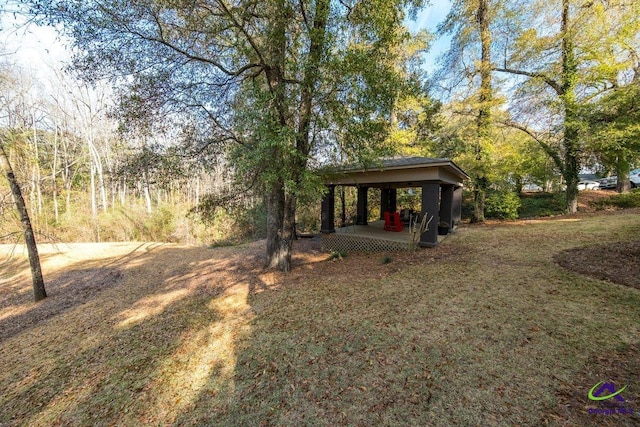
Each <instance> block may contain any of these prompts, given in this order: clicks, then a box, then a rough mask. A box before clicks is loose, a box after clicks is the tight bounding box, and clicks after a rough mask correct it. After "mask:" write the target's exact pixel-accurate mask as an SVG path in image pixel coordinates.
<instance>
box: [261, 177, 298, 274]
mask: <svg viewBox="0 0 640 427" xmlns="http://www.w3.org/2000/svg"><path fill="white" fill-rule="evenodd" d="M285 199H286V197H285V191H284V184H283V183H282V182H281V181H280V182H277V183H274V184H272V185H271V189H270V191H269V195H268V197H267V267H268V268H275V269H278V270H281V271H289V270H290V269H291V246H292V243H293V241H292V240H293V239H292V238H293V236H292V233H291V231H290V230H287V228H286V225H288V222H287V221H285V217H284V212H285V208H286V200H285Z"/></svg>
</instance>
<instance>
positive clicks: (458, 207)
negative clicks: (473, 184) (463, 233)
mask: <svg viewBox="0 0 640 427" xmlns="http://www.w3.org/2000/svg"><path fill="white" fill-rule="evenodd" d="M461 222H462V187H455V189H454V190H453V224H452V225H458V224H460V223H461Z"/></svg>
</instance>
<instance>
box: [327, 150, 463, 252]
mask: <svg viewBox="0 0 640 427" xmlns="http://www.w3.org/2000/svg"><path fill="white" fill-rule="evenodd" d="M467 179H469V176H468V175H467V174H466V173H465V172H464V171H463V170H462V169H460V167H458V165H456V164H455V163H454V162H453V161H451V160H449V159H438V158H430V157H394V158H389V159H383V160H381V161H380V162H379V163H377V164H376V165H374V166H372V167H368V168H363V167H359V166H346V167H342V168H340V169H337V170H335V171H334V172H332V173H330V174H328V175H327V176H326V178H325V180H324V183H325V185H326V186H327V192H326V194H325V196H324V198H323V199H322V210H321V233H322V238H323V247H324V248H325V249H327V250H348V249H356V250H365V251H371V252H374V251H378V250H390V249H396V250H397V249H403V248H408V247H409V245H410V243H411V238H412V236H409V234H408V231H407V235H406V236H403V235H402V234H404V233H402V234H400V233H394V232H392V231H387V232H385V231H384V227H383V226H382V225H381V224H382V223H380V224H369V222H368V206H367V200H368V191H369V189H370V188H379V189H380V219H381V220H382V219H383V218H384V213H385V212H391V213H395V212H396V210H397V203H396V196H397V190H398V189H399V188H420V189H421V190H422V203H421V209H420V212H419V215H417V216H418V217H419V218H424V217H425V216H426V217H427V218H429V219H430V222H429V227H428V229H427V230H425V231H423V232H422V233H421V234H420V236H419V237H418V236H415V239H416V243H417V245H419V246H421V247H433V246H436V245H437V244H438V228H440V233H441V234H447V233H450V232H451V231H453V230H454V228H455V227H456V225H458V224H459V223H460V221H461V213H462V187H463V182H464V181H465V180H467ZM339 185H343V186H353V187H356V188H357V189H358V190H357V191H358V192H357V194H358V197H357V209H356V211H357V215H356V219H355V224H353V226H352V230H351V232H350V233H349V232H344V230H340V229H338V230H336V228H335V187H336V186H339ZM416 214H418V213H417V212H416ZM438 226H440V227H438ZM443 228H444V229H443ZM367 239H368V240H367ZM393 242H395V243H393Z"/></svg>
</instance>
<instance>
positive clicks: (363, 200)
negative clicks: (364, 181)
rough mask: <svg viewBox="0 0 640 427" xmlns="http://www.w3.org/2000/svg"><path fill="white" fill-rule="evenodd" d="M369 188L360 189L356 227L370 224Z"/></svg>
mask: <svg viewBox="0 0 640 427" xmlns="http://www.w3.org/2000/svg"><path fill="white" fill-rule="evenodd" d="M368 190H369V187H358V206H357V211H356V215H357V216H356V225H367V224H368V221H367V219H368V216H369V214H368V200H367V195H368Z"/></svg>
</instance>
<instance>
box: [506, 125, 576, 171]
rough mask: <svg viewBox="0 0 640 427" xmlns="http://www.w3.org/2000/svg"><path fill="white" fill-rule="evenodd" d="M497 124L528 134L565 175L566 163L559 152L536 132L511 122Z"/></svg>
mask: <svg viewBox="0 0 640 427" xmlns="http://www.w3.org/2000/svg"><path fill="white" fill-rule="evenodd" d="M496 123H499V124H501V125H504V126H507V127H510V128H513V129H518V130H520V131H522V132H524V133H526V134H527V135H529V136H530V137H531V138H532V139H533V140H534V141H536V142H537V143H538V145H540V147H541V148H542V150H544V152H545V153H546V154H547V155H548V156H549V157H551V159H552V160H553V163H555V165H556V166H557V167H558V169H560V172H562V173H564V163H563V162H562V158H561V157H560V153H559V152H558V150H555V149H554V148H553V147H551V146H550V145H549V144H547V143H546V142H544V141H543V140H542V139H540V137H539V136H538V135H537V134H536V133H535V132H534V131H532V130H531V129H529V128H527V127H526V126H523V125H521V124H518V123H516V122H513V121H511V120H496Z"/></svg>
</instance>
